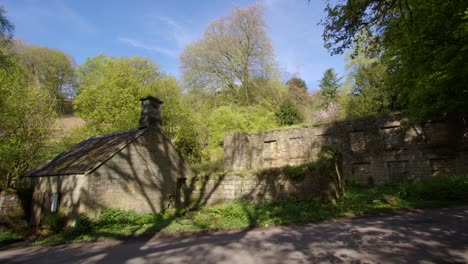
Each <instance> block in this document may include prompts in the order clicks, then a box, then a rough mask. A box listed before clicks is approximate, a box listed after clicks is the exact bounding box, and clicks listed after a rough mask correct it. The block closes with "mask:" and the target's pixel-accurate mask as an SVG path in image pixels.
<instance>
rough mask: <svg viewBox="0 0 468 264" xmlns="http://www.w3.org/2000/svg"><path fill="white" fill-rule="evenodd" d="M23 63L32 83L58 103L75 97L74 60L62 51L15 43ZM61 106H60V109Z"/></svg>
mask: <svg viewBox="0 0 468 264" xmlns="http://www.w3.org/2000/svg"><path fill="white" fill-rule="evenodd" d="M15 50H16V53H17V54H18V56H19V58H20V61H21V63H22V64H23V65H24V66H25V67H26V68H27V69H28V70H29V72H30V76H31V77H32V78H33V80H32V81H34V82H36V83H37V85H38V86H39V87H40V88H42V89H45V90H47V91H48V92H49V93H50V94H51V95H53V96H54V97H55V98H56V99H57V102H58V103H60V102H62V100H63V99H65V98H67V97H73V96H74V95H75V93H76V92H75V85H76V83H75V65H74V61H73V58H72V57H71V56H69V55H67V54H65V53H63V52H62V51H59V50H56V49H51V48H48V47H40V46H36V45H26V44H24V43H22V42H19V41H16V42H15ZM60 109H61V105H59V109H58V110H60Z"/></svg>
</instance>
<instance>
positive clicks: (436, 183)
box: [396, 175, 468, 201]
mask: <svg viewBox="0 0 468 264" xmlns="http://www.w3.org/2000/svg"><path fill="white" fill-rule="evenodd" d="M396 190H398V195H399V197H400V198H404V199H414V200H442V201H463V200H467V199H468V177H467V175H454V176H437V177H432V178H429V179H424V180H421V181H416V182H402V183H399V184H397V185H396Z"/></svg>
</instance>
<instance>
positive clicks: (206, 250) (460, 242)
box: [0, 206, 468, 264]
mask: <svg viewBox="0 0 468 264" xmlns="http://www.w3.org/2000/svg"><path fill="white" fill-rule="evenodd" d="M5 262H6V263H48V264H51V263H241V264H248V263H323V262H326V263H342V262H346V263H349V262H352V263H468V207H466V206H465V207H457V208H446V209H436V210H427V211H418V212H411V213H404V214H400V215H394V216H383V217H365V218H357V219H348V220H337V221H328V222H322V223H311V224H296V225H289V226H280V227H271V228H260V229H254V230H250V231H242V232H235V233H232V232H231V233H225V234H210V235H203V236H200V235H198V236H194V237H190V238H179V239H154V238H153V239H147V240H133V241H126V242H121V241H104V242H99V243H78V244H72V245H62V246H38V247H25V248H16V249H8V250H4V251H0V263H5Z"/></svg>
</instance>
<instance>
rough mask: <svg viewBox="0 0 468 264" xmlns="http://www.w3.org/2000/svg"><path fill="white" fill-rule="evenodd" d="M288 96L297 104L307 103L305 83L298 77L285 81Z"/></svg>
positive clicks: (303, 104)
mask: <svg viewBox="0 0 468 264" xmlns="http://www.w3.org/2000/svg"><path fill="white" fill-rule="evenodd" d="M286 86H287V87H288V97H289V98H290V99H291V100H292V101H293V102H294V103H295V104H296V105H298V106H305V105H306V104H307V103H308V97H309V95H308V94H307V84H306V82H305V81H304V80H302V79H301V78H299V77H293V78H291V79H289V80H288V81H287V82H286Z"/></svg>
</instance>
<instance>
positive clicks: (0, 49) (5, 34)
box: [0, 6, 15, 67]
mask: <svg viewBox="0 0 468 264" xmlns="http://www.w3.org/2000/svg"><path fill="white" fill-rule="evenodd" d="M14 28H15V27H14V26H13V24H12V23H11V22H10V21H9V20H8V18H7V17H6V11H5V9H4V8H3V6H0V67H3V66H4V64H5V63H6V62H7V61H8V60H7V58H6V57H7V53H8V51H9V49H8V46H9V45H10V43H11V38H12V36H13V30H14Z"/></svg>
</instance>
